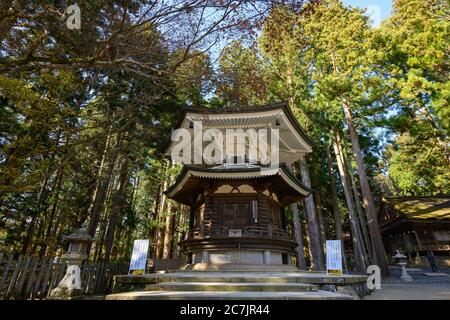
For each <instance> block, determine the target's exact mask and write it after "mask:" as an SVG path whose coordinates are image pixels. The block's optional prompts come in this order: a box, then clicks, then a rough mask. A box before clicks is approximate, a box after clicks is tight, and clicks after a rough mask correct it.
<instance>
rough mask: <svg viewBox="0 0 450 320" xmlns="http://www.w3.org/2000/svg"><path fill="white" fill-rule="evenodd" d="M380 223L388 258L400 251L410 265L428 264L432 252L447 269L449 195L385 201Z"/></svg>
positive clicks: (449, 249)
mask: <svg viewBox="0 0 450 320" xmlns="http://www.w3.org/2000/svg"><path fill="white" fill-rule="evenodd" d="M379 221H380V228H381V233H382V237H383V242H384V245H385V249H386V254H387V256H388V258H391V257H392V256H393V255H394V254H395V251H396V250H397V249H400V250H402V251H403V252H404V253H405V254H407V255H408V257H409V260H410V263H411V264H415V265H428V260H427V252H429V251H431V252H432V254H433V255H434V256H435V260H436V263H437V264H438V265H439V266H441V267H445V266H450V196H430V197H395V198H387V199H386V200H385V201H384V204H383V206H382V209H381V211H380V215H379Z"/></svg>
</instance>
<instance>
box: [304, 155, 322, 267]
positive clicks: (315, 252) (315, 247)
mask: <svg viewBox="0 0 450 320" xmlns="http://www.w3.org/2000/svg"><path fill="white" fill-rule="evenodd" d="M299 164H300V172H301V176H302V182H303V184H304V185H305V186H306V187H308V188H311V180H310V178H309V171H308V165H307V163H306V159H305V158H304V157H303V158H302V159H300V161H299ZM305 207H306V215H307V220H308V231H309V232H308V234H309V236H310V239H309V243H310V250H311V267H312V270H324V255H323V250H322V249H323V248H322V247H321V245H320V235H319V226H318V223H317V216H316V208H315V206H314V198H313V195H312V193H311V194H310V195H309V196H308V197H306V198H305Z"/></svg>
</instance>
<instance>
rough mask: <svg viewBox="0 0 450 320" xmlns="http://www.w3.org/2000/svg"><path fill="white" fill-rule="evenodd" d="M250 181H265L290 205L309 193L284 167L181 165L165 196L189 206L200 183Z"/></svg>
mask: <svg viewBox="0 0 450 320" xmlns="http://www.w3.org/2000/svg"><path fill="white" fill-rule="evenodd" d="M205 179H206V180H253V181H257V179H266V180H268V181H269V182H270V184H271V185H272V186H273V188H274V189H276V190H278V191H280V193H281V194H284V196H285V201H284V202H285V204H286V202H289V203H293V202H296V201H299V200H300V199H303V198H304V197H306V196H308V195H309V193H310V192H311V190H310V189H309V188H308V187H306V186H304V185H303V184H302V183H301V181H300V180H298V179H297V178H296V177H295V176H294V175H293V174H292V173H291V171H290V170H289V168H288V167H287V166H286V164H280V166H277V167H267V168H263V167H258V166H252V165H232V166H228V167H227V166H220V167H216V168H201V167H197V166H189V165H185V166H183V169H182V171H181V173H180V174H179V175H178V178H177V180H176V182H175V183H174V184H173V185H172V186H170V187H169V188H168V189H167V190H166V191H165V193H166V194H167V196H168V197H169V198H171V199H174V200H176V201H177V202H180V203H183V204H189V202H190V201H192V200H193V198H192V197H193V196H195V190H196V189H198V188H200V187H201V184H202V180H203V181H204V180H205Z"/></svg>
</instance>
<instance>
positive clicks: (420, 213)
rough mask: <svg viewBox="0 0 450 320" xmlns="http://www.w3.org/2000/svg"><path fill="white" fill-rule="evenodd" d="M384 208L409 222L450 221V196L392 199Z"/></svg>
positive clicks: (387, 200) (388, 199)
mask: <svg viewBox="0 0 450 320" xmlns="http://www.w3.org/2000/svg"><path fill="white" fill-rule="evenodd" d="M386 206H387V207H388V208H390V209H392V210H394V211H396V212H398V213H400V214H401V215H402V216H403V217H404V218H406V219H411V220H428V219H432V220H450V195H443V196H430V197H395V198H394V197H392V198H387V199H386Z"/></svg>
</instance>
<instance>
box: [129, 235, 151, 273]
mask: <svg viewBox="0 0 450 320" xmlns="http://www.w3.org/2000/svg"><path fill="white" fill-rule="evenodd" d="M148 244H149V240H148V239H142V240H134V245H133V253H132V254H131V262H130V273H134V274H137V273H140V274H142V273H144V272H145V267H146V264H147V252H148ZM133 271H135V272H133Z"/></svg>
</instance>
